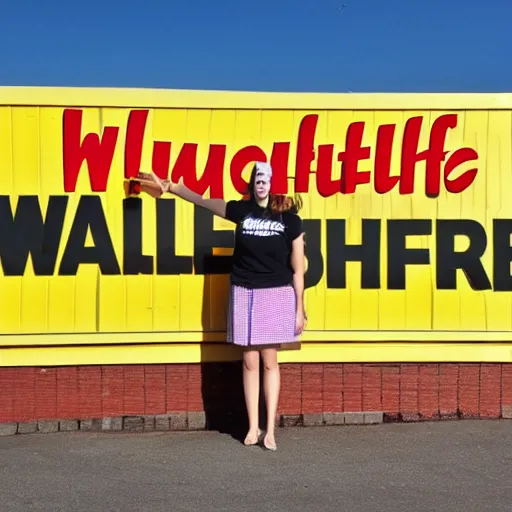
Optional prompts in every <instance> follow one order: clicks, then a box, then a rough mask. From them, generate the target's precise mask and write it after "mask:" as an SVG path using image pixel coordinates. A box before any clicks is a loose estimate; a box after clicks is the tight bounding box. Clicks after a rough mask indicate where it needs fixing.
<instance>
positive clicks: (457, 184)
mask: <svg viewBox="0 0 512 512" xmlns="http://www.w3.org/2000/svg"><path fill="white" fill-rule="evenodd" d="M477 159H478V153H477V152H476V151H475V150H474V149H471V148H461V149H458V150H457V151H455V153H453V154H452V155H451V156H450V158H448V162H446V165H445V166H444V186H445V187H446V190H448V192H451V193H452V194H459V193H460V192H462V191H463V190H466V189H467V188H468V187H469V186H471V184H472V183H473V181H475V178H476V175H477V173H478V169H477V168H476V167H475V168H473V169H469V171H466V172H465V173H464V174H461V175H460V176H459V177H458V178H455V179H454V180H450V179H448V178H449V176H450V174H451V173H452V172H453V171H454V170H455V169H456V168H457V167H458V166H459V165H461V164H463V163H466V162H473V161H475V160H477Z"/></svg>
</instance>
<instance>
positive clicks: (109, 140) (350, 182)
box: [63, 109, 478, 198]
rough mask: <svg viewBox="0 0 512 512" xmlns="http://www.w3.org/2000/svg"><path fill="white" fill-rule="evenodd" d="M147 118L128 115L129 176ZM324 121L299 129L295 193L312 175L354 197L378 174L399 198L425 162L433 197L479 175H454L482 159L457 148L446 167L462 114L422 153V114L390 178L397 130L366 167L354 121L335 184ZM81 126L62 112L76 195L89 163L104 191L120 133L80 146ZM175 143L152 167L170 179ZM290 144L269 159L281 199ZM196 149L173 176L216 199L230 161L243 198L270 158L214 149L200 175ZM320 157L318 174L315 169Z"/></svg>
mask: <svg viewBox="0 0 512 512" xmlns="http://www.w3.org/2000/svg"><path fill="white" fill-rule="evenodd" d="M148 114H149V111H148V110H134V111H132V112H131V113H130V115H129V118H128V125H127V130H126V141H125V150H124V155H125V162H124V176H125V178H129V177H134V176H136V175H137V174H138V173H139V171H140V170H141V169H140V165H141V159H142V148H143V143H144V133H145V129H146V122H147V118H148ZM318 117H319V116H318V114H308V115H306V116H305V117H304V118H303V119H302V121H301V123H300V125H299V129H298V134H297V150H296V154H295V192H296V193H307V192H309V189H310V175H311V174H315V175H316V188H317V191H318V193H319V194H320V195H321V196H323V197H330V196H332V195H334V194H337V193H343V194H354V193H355V192H356V190H357V188H358V187H360V186H361V185H367V184H369V183H370V182H371V181H372V174H373V188H374V190H375V191H376V192H377V193H379V194H385V193H387V192H389V191H391V190H392V189H393V188H394V187H395V186H396V185H397V184H399V192H400V194H412V193H413V192H414V182H415V171H416V165H417V163H418V162H422V161H425V164H426V165H425V169H426V172H425V189H424V190H425V193H426V194H427V195H429V196H437V195H438V194H439V192H440V187H441V176H443V184H444V186H445V188H446V190H447V191H448V192H451V193H460V192H463V191H464V190H466V189H467V188H468V187H469V186H471V184H472V183H473V182H474V180H475V178H476V175H477V173H478V168H477V167H476V166H475V167H474V168H472V169H470V170H468V171H466V172H464V173H463V174H462V175H460V176H458V177H457V178H454V179H452V178H451V177H450V175H451V174H452V173H453V172H454V171H455V170H456V168H457V167H459V166H460V165H462V164H464V163H466V162H472V161H476V160H477V159H478V154H477V152H476V151H475V150H474V149H471V148H459V149H457V150H456V151H454V152H453V153H452V154H451V156H450V157H449V158H448V161H447V162H446V163H445V158H446V155H447V154H448V150H447V149H446V148H445V144H446V138H447V134H448V130H449V129H453V128H455V127H456V126H457V115H456V114H446V115H442V116H440V117H438V118H437V119H436V120H435V121H434V123H433V125H432V128H431V130H430V134H429V145H428V147H427V148H426V149H424V150H420V149H419V139H420V133H421V128H422V124H423V118H422V117H420V116H418V117H413V118H411V119H409V120H408V121H407V123H406V124H405V128H404V133H403V139H402V155H401V168H400V174H399V175H398V176H391V175H390V173H391V159H392V149H393V143H394V139H395V132H396V125H394V124H388V125H382V126H379V127H378V129H377V138H376V145H375V148H374V151H375V154H374V156H375V166H374V169H373V170H361V169H359V165H360V162H362V161H364V160H369V159H370V158H371V156H372V147H371V146H363V137H364V130H365V123H364V122H354V123H351V124H350V125H349V127H348V129H347V134H346V140H345V149H344V151H341V152H339V153H338V155H337V161H338V162H341V178H339V179H334V178H333V158H334V148H335V146H334V144H319V145H317V146H315V135H316V129H317V125H318ZM81 125H82V111H80V110H73V109H67V110H65V111H64V118H63V133H64V141H63V151H64V155H63V157H64V190H65V191H66V192H72V191H74V190H75V187H76V181H77V177H78V173H79V171H80V167H81V164H82V162H83V161H84V160H86V161H87V163H88V168H89V178H90V182H91V189H92V190H93V191H94V192H103V191H105V190H106V187H107V182H108V175H109V172H110V168H111V165H112V159H113V156H114V151H115V146H116V142H117V135H118V132H119V128H117V127H111V126H107V127H105V129H104V132H103V135H102V137H101V140H100V137H99V136H98V135H97V134H95V133H89V134H87V135H86V136H85V138H84V140H83V142H80V133H81ZM172 144H173V143H172V141H154V142H153V148H152V164H151V165H152V169H153V171H154V172H155V173H156V174H157V175H158V176H159V177H160V178H163V179H165V178H167V177H168V176H169V167H170V160H171V151H172V147H173V146H172ZM290 146H291V143H290V142H275V143H274V144H273V147H272V153H271V155H270V162H271V164H272V167H273V170H274V175H273V179H272V192H273V193H275V194H287V193H288V192H289V191H288V188H289V187H288V181H289V180H288V166H289V164H290V159H291V156H290ZM315 148H316V150H315ZM197 150H198V145H197V144H195V143H190V142H186V143H185V144H183V147H182V148H181V149H180V151H179V154H178V156H177V158H176V162H175V164H174V166H173V168H172V171H171V179H172V180H173V181H178V180H179V179H180V178H183V182H184V184H185V186H187V187H188V188H190V189H191V190H193V191H194V192H196V193H198V194H205V193H206V192H207V191H208V192H209V196H210V197H211V198H222V197H223V195H224V181H223V178H224V168H225V165H226V164H229V173H230V179H231V183H232V184H233V186H234V188H235V190H236V191H237V192H238V193H240V194H245V193H246V191H247V182H246V181H245V180H244V179H243V177H242V172H243V171H244V169H245V168H246V166H247V165H249V164H251V163H252V162H254V161H256V160H259V161H263V162H266V161H268V160H267V155H266V154H265V152H264V151H263V149H261V148H260V147H258V146H246V147H243V148H241V149H239V150H238V151H237V152H236V153H235V154H234V156H233V157H232V159H231V161H230V162H226V145H225V144H210V145H209V147H208V158H207V162H206V164H205V167H204V170H203V171H202V172H201V173H200V174H199V175H198V171H197ZM315 157H316V159H317V162H316V170H314V169H312V167H313V162H314V160H315ZM443 164H444V167H443ZM142 170H143V169H142Z"/></svg>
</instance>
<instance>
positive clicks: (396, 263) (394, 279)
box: [388, 219, 432, 290]
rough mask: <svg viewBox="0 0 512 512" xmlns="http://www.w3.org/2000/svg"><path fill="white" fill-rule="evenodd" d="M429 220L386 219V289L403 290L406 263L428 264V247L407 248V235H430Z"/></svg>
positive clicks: (430, 225)
mask: <svg viewBox="0 0 512 512" xmlns="http://www.w3.org/2000/svg"><path fill="white" fill-rule="evenodd" d="M431 234H432V221H430V220H408V219H407V220H406V219H400V220H388V289H390V290H405V288H406V285H405V274H406V272H405V268H406V265H428V264H429V263H430V252H429V250H428V249H407V242H406V240H407V236H410V235H431Z"/></svg>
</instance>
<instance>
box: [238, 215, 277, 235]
mask: <svg viewBox="0 0 512 512" xmlns="http://www.w3.org/2000/svg"><path fill="white" fill-rule="evenodd" d="M241 228H242V234H243V235H251V236H276V235H281V234H283V233H284V229H285V226H284V224H283V223H282V222H281V221H278V220H270V219H255V218H253V217H250V216H249V217H246V218H245V219H244V220H243V221H242V225H241Z"/></svg>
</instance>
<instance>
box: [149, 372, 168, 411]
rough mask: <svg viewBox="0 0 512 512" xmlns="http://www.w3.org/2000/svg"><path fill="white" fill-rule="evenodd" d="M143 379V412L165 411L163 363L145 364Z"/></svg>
mask: <svg viewBox="0 0 512 512" xmlns="http://www.w3.org/2000/svg"><path fill="white" fill-rule="evenodd" d="M144 379H145V386H144V392H145V413H146V414H164V413H165V412H166V397H165V391H166V383H165V365H162V364H155V365H146V367H145V370H144Z"/></svg>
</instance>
